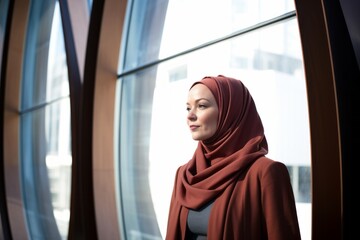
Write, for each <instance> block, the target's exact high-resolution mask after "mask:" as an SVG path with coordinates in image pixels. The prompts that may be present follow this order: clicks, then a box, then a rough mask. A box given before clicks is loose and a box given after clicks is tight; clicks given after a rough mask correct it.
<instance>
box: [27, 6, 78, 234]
mask: <svg viewBox="0 0 360 240" xmlns="http://www.w3.org/2000/svg"><path fill="white" fill-rule="evenodd" d="M26 44H27V45H26V53H25V54H26V55H25V63H24V66H25V67H24V70H23V72H24V74H23V80H22V104H21V112H20V115H21V173H22V174H21V176H22V191H23V197H24V203H25V212H26V217H27V224H28V229H29V233H30V235H31V238H46V239H67V233H68V224H69V217H70V186H71V162H72V158H71V139H70V138H71V135H70V133H71V132H70V131H71V130H70V129H71V128H70V102H69V83H68V73H67V65H66V55H65V49H64V40H63V33H62V26H61V18H60V10H59V5H58V3H57V2H55V1H47V2H43V1H35V2H34V1H33V2H31V12H30V18H29V24H28V32H27V41H26Z"/></svg>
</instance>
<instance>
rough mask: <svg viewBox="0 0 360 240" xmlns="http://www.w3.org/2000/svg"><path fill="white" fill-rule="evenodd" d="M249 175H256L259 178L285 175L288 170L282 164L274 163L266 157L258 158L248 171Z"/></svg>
mask: <svg viewBox="0 0 360 240" xmlns="http://www.w3.org/2000/svg"><path fill="white" fill-rule="evenodd" d="M248 173H249V174H256V175H258V176H259V175H260V176H268V175H284V174H285V175H287V174H288V170H287V167H286V165H285V164H284V163H282V162H279V161H275V160H273V159H270V158H268V157H260V158H259V159H257V160H256V161H255V162H254V163H253V164H252V166H251V167H250V169H249V172H248Z"/></svg>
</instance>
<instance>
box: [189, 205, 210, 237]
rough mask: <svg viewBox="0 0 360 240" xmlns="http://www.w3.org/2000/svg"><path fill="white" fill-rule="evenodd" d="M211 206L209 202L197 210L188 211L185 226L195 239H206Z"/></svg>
mask: <svg viewBox="0 0 360 240" xmlns="http://www.w3.org/2000/svg"><path fill="white" fill-rule="evenodd" d="M212 205H213V202H210V203H209V204H207V205H205V206H204V207H203V208H201V209H199V210H191V209H189V214H188V218H187V225H188V228H189V230H190V231H191V233H192V234H193V235H195V236H196V237H195V239H206V236H207V229H208V225H209V216H210V211H211V208H212Z"/></svg>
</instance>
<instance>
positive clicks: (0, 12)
mask: <svg viewBox="0 0 360 240" xmlns="http://www.w3.org/2000/svg"><path fill="white" fill-rule="evenodd" d="M8 7H9V1H7V0H4V1H3V0H0V54H1V55H0V71H1V67H2V58H3V47H4V38H5V30H6V18H7V15H8ZM0 81H1V79H0Z"/></svg>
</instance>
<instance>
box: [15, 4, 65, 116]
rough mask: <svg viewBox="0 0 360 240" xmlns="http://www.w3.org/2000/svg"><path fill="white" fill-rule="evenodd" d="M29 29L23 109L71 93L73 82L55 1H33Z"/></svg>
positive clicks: (23, 85) (23, 84) (23, 86)
mask: <svg viewBox="0 0 360 240" xmlns="http://www.w3.org/2000/svg"><path fill="white" fill-rule="evenodd" d="M55 5H56V6H57V7H56V10H55V11H54V8H55ZM27 32H28V33H27V39H26V45H27V46H26V49H25V63H24V66H25V67H24V74H23V75H24V77H23V78H24V79H23V83H22V89H23V92H22V94H23V98H22V109H23V110H26V109H28V108H32V107H34V106H37V105H41V104H45V103H46V102H50V101H53V100H56V99H59V98H62V97H68V96H69V82H68V79H67V77H63V76H65V75H66V76H67V66H66V55H65V50H64V49H65V48H64V40H63V30H62V25H61V20H60V10H59V7H58V3H57V2H56V1H55V0H53V1H45V2H43V1H32V2H31V9H30V18H29V25H28V30H27ZM50 37H51V39H50ZM50 44H51V47H50Z"/></svg>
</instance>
